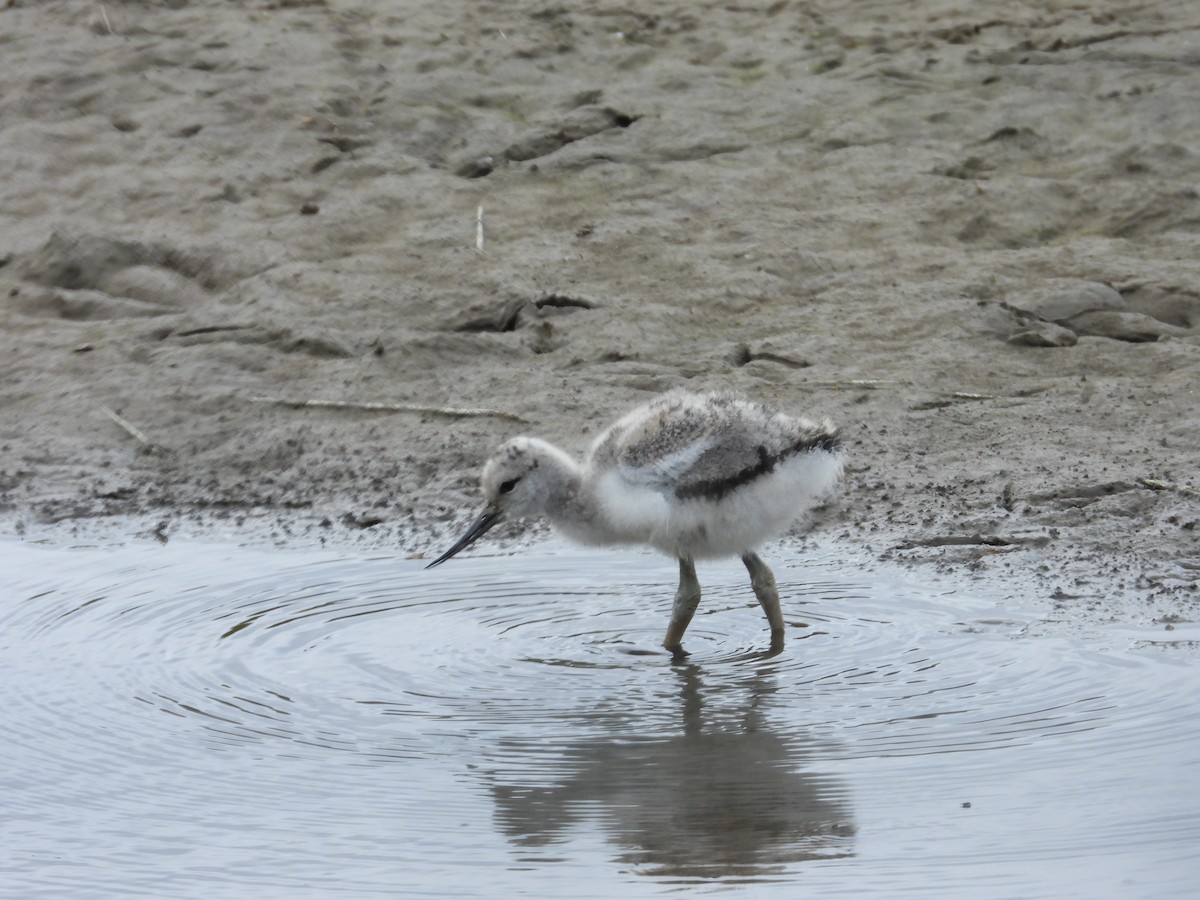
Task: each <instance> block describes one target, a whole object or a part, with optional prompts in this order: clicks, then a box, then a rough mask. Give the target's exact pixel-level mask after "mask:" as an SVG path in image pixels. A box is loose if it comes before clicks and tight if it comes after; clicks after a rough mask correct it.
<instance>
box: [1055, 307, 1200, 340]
mask: <svg viewBox="0 0 1200 900" xmlns="http://www.w3.org/2000/svg"><path fill="white" fill-rule="evenodd" d="M1067 324H1068V325H1070V327H1071V328H1073V329H1074V330H1075V332H1076V333H1078V334H1083V335H1090V336H1093V337H1106V338H1112V339H1113V340H1117V341H1129V342H1130V343H1134V344H1140V343H1147V342H1151V341H1157V340H1158V339H1159V338H1161V337H1167V336H1180V335H1185V334H1187V333H1188V331H1187V329H1186V328H1178V327H1176V326H1175V325H1168V324H1167V323H1166V322H1160V321H1159V320H1158V319H1155V318H1153V317H1151V316H1144V315H1142V314H1141V313H1134V312H1115V311H1108V310H1094V311H1092V312H1085V313H1080V314H1079V315H1077V316H1073V317H1072V318H1071V319H1070V320H1069V321H1068V323H1067Z"/></svg>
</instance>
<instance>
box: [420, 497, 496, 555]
mask: <svg viewBox="0 0 1200 900" xmlns="http://www.w3.org/2000/svg"><path fill="white" fill-rule="evenodd" d="M501 518H502V517H501V515H500V513H499V512H498V511H497V510H494V509H485V510H484V511H483V513H482V514H481V515H480V516H479V518H478V519H476V520H475V521H474V522H472V523H471V527H470V528H468V529H467V533H466V534H464V535H463V536H462V537H460V538H459V539H458V541H457V542H456V543H455V545H454V546H453V547H451V548H450V549H449V550H447V551H446V552H445V553H443V554H442V555H441V556H439V557H438V558H437V559H435V560H434V561H433V562H431V563H430V564H429V565H427V566H426V567H425V568H427V569H432V568H433V567H434V566H440V565H441V564H442V563H444V562H445V561H446V560H448V559H449V558H450V557H452V556H453V555H454V554H455V553H457V552H458V551H459V550H462V549H463V548H464V547H469V546H471V545H472V544H473V543H475V542H476V541H477V540H479V539H480V538H481V537H483V536H484V535H485V534H487V533H488V531H489V530H491V527H492V526H493V525H495V524H497V523H498V522H499V521H500V519H501Z"/></svg>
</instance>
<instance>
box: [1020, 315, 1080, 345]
mask: <svg viewBox="0 0 1200 900" xmlns="http://www.w3.org/2000/svg"><path fill="white" fill-rule="evenodd" d="M1078 340H1079V339H1078V337H1076V335H1075V332H1074V331H1072V330H1071V329H1070V328H1064V327H1063V326H1062V325H1055V324H1054V323H1053V322H1037V321H1034V322H1030V323H1028V324H1027V325H1024V326H1022V327H1021V329H1020V330H1019V331H1015V332H1013V333H1012V334H1010V335H1009V336H1008V342H1009V343H1010V344H1018V345H1022V346H1026V347H1074V346H1075V344H1076V343H1077V342H1078Z"/></svg>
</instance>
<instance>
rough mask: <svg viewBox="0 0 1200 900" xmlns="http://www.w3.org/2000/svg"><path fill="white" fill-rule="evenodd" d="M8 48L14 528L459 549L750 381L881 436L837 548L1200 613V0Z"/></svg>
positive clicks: (365, 18)
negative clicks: (498, 485)
mask: <svg viewBox="0 0 1200 900" xmlns="http://www.w3.org/2000/svg"><path fill="white" fill-rule="evenodd" d="M0 54H2V58H3V71H4V79H3V82H4V84H3V87H2V88H0V171H2V177H0V324H2V332H0V341H2V357H0V371H2V372H3V377H2V378H0V409H2V410H3V415H2V416H0V512H2V514H3V517H4V521H5V523H6V524H5V528H6V529H7V530H9V531H10V533H15V534H20V535H25V536H27V537H39V538H47V539H50V540H52V541H61V542H66V541H70V540H74V539H77V538H78V537H80V536H81V535H87V536H97V535H99V536H104V537H107V538H109V539H119V540H147V541H151V540H155V539H160V540H162V539H165V540H172V541H174V540H184V539H187V537H188V536H191V535H201V534H205V533H214V532H217V533H220V534H228V533H233V534H236V535H238V536H239V539H242V540H247V541H256V542H261V543H269V542H276V543H288V544H304V543H306V542H309V543H317V542H320V543H325V544H333V545H336V544H338V543H339V542H340V543H345V544H351V543H353V544H355V545H364V544H365V545H370V546H375V547H379V548H395V549H396V552H397V553H404V554H408V553H415V552H420V551H428V550H430V549H432V547H433V546H435V545H439V544H440V542H442V541H444V540H445V539H446V538H447V537H448V536H449V535H450V533H451V532H452V531H454V530H455V528H456V527H458V525H459V524H460V523H461V522H462V521H464V520H465V518H466V516H467V515H469V514H470V511H471V509H472V507H473V504H474V502H475V492H476V472H477V468H478V466H479V464H480V462H481V460H482V459H483V458H484V457H485V456H486V455H487V453H488V451H489V450H490V449H491V448H492V447H493V446H494V445H495V444H496V443H498V442H499V441H501V440H503V439H504V438H506V437H509V436H512V435H513V434H516V433H520V432H530V433H536V434H540V435H542V436H544V437H547V438H550V439H553V440H556V441H558V442H560V443H562V444H563V445H565V446H567V447H570V448H572V449H575V450H582V449H583V448H584V447H585V446H586V445H587V443H588V442H589V440H590V439H591V438H592V437H593V436H594V435H595V434H596V433H597V432H598V430H599V429H600V428H601V427H602V426H603V424H604V423H606V422H608V421H610V420H611V419H612V418H613V417H614V416H616V415H618V414H620V413H621V412H623V411H624V410H626V409H628V408H630V407H631V406H633V405H635V404H637V403H639V402H641V401H642V400H644V399H645V398H646V397H647V396H648V395H650V394H652V393H654V392H657V391H661V390H665V389H668V388H671V387H676V386H685V387H689V388H694V389H706V388H732V389H736V390H739V391H743V392H745V393H746V394H748V395H751V396H753V397H756V398H759V399H762V400H766V401H769V402H773V403H776V404H778V405H779V406H781V407H782V408H785V409H787V410H790V411H793V412H808V413H811V414H818V415H828V416H830V417H831V418H833V419H835V420H836V421H837V422H839V423H840V424H841V425H842V427H843V433H844V434H845V436H846V439H847V444H848V447H849V450H850V454H851V463H850V466H849V468H848V472H847V476H846V480H845V486H844V489H843V491H842V492H841V494H840V496H839V497H838V499H837V500H836V501H835V502H833V503H832V504H831V505H830V506H829V507H827V508H825V509H824V510H822V511H821V513H820V514H819V516H818V517H817V521H816V526H817V529H818V530H817V532H816V534H817V535H820V537H819V538H814V539H819V540H823V541H824V540H828V541H834V542H836V543H837V544H838V545H839V546H842V547H844V548H845V552H846V553H847V554H848V555H850V556H854V557H855V558H861V559H866V560H868V561H870V560H872V559H873V560H876V561H879V564H880V565H883V564H885V563H886V564H888V565H890V564H893V563H901V564H904V565H907V566H911V567H913V568H914V569H916V572H917V577H928V578H931V579H933V578H937V579H942V578H949V579H951V580H952V581H954V582H955V583H964V582H970V583H972V584H974V585H976V586H977V587H978V588H979V589H980V590H985V591H987V592H992V593H995V592H999V593H1002V594H1010V595H1012V596H1014V597H1019V598H1021V599H1022V601H1023V602H1026V603H1037V604H1042V608H1043V609H1044V610H1046V612H1047V615H1051V614H1053V615H1054V616H1055V617H1057V618H1062V619H1066V620H1071V621H1079V622H1083V621H1086V622H1090V623H1093V624H1098V623H1106V622H1126V623H1136V624H1139V625H1143V626H1157V627H1161V628H1163V629H1166V628H1168V627H1170V626H1171V625H1172V624H1174V623H1177V622H1179V621H1187V620H1190V619H1194V618H1195V617H1196V614H1197V609H1196V607H1197V601H1198V600H1200V590H1198V588H1197V581H1198V579H1200V549H1198V546H1200V545H1198V542H1200V534H1198V532H1197V523H1198V522H1200V494H1198V490H1200V475H1198V474H1197V472H1198V471H1200V465H1198V464H1200V396H1198V393H1197V386H1198V385H1200V147H1198V146H1197V142H1196V135H1198V134H1200V105H1198V104H1197V102H1196V98H1197V97H1200V8H1198V7H1197V6H1196V4H1194V3H1189V2H1164V3H1155V4H1145V5H1136V6H1133V7H1130V5H1129V4H1125V3H1117V2H1096V3H1089V4H1086V5H1083V6H1081V5H1078V4H1053V3H1052V4H1048V5H1047V4H1038V5H1025V4H1018V3H1008V2H972V3H968V2H961V0H960V2H926V3H919V4H901V3H878V4H876V3H871V4H847V3H834V2H811V3H800V2H786V0H781V2H774V3H768V2H763V3H750V4H707V3H700V4H697V3H687V4H666V5H664V4H658V3H654V4H651V3H632V4H631V3H603V2H602V3H591V4H572V5H566V4H556V3H542V2H537V3H439V4H427V3H420V4H417V3H414V4H397V3H384V2H375V3H371V2H350V0H345V2H338V0H328V2H324V0H312V2H304V0H295V2H263V0H256V2H254V0H252V2H246V3H238V4H230V3H226V2H222V0H196V2H186V0H163V2H125V3H106V4H96V3H86V4H81V3H77V2H66V0H61V2H59V0H37V2H33V0H8V2H5V3H2V4H0ZM1193 649H1194V648H1193Z"/></svg>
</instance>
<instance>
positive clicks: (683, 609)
mask: <svg viewBox="0 0 1200 900" xmlns="http://www.w3.org/2000/svg"><path fill="white" fill-rule="evenodd" d="M768 574H770V573H768ZM699 605H700V582H699V581H697V580H696V564H695V563H694V562H692V559H691V557H689V556H681V557H679V588H678V590H676V591H675V605H674V606H673V607H672V608H671V623H670V624H669V625H668V626H667V636H666V637H665V638H664V639H663V646H664V647H666V648H667V649H668V650H670V651H671V652H672V653H673V654H675V655H676V656H683V655H684V652H683V633H684V632H685V631H687V627H688V624H689V623H690V622H691V621H692V616H693V615H695V613H696V607H697V606H699Z"/></svg>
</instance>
